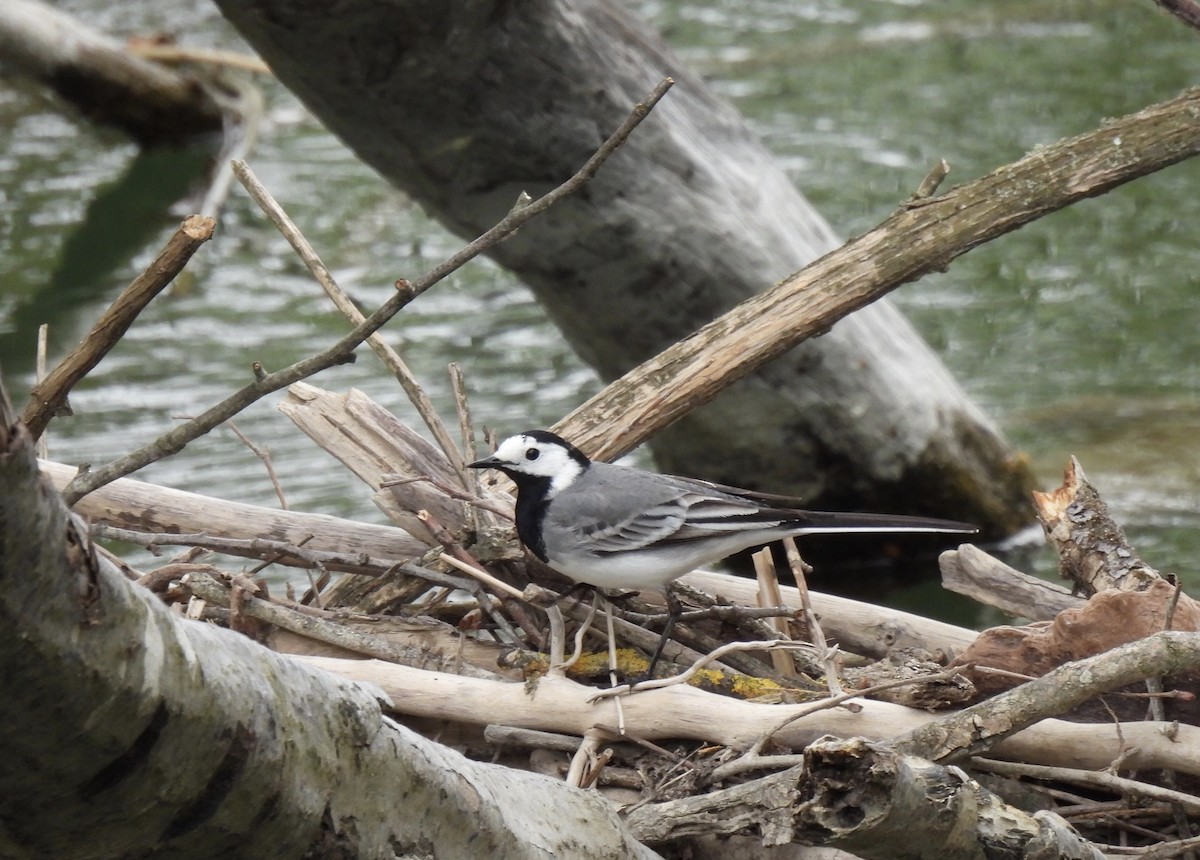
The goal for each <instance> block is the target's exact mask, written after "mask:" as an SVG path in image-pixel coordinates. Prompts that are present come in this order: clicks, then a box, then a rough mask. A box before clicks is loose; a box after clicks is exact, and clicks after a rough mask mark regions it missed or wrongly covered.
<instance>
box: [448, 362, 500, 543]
mask: <svg viewBox="0 0 1200 860" xmlns="http://www.w3.org/2000/svg"><path fill="white" fill-rule="evenodd" d="M448 370H449V372H450V387H451V388H452V389H453V390H454V406H455V411H456V412H457V413H458V430H459V433H460V434H461V436H462V450H463V453H462V454H459V457H460V458H461V457H462V456H464V455H465V456H466V457H467V458H468V460H462V459H458V460H455V461H453V462H454V468H455V469H457V470H458V472H459V474H460V476H461V477H462V481H463V484H464V486H466V488H467V489H468V490H470V491H471V492H472V493H474V494H475V495H476V496H482V495H483V489H482V487H480V484H479V471H478V470H477V469H468V468H467V462H474V461H475V460H476V459H478V455H477V453H476V450H475V428H474V425H473V424H472V422H471V406H470V404H469V403H468V402H467V383H466V380H465V379H464V377H463V371H462V367H461V366H460V365H459V364H458V362H456V361H452V362H450V366H449V368H448ZM455 453H458V452H455ZM446 455H447V456H450V454H449V452H447V454H446ZM467 516H468V517H469V518H470V521H471V526H472V527H473V528H474V529H475V532H476V534H478V533H479V531H480V527H481V525H482V523H481V521H480V516H479V506H478V505H468V506H467ZM488 525H495V521H494V520H492V519H491V518H490V517H489V518H488Z"/></svg>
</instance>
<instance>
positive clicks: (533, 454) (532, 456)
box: [525, 448, 542, 460]
mask: <svg viewBox="0 0 1200 860" xmlns="http://www.w3.org/2000/svg"><path fill="white" fill-rule="evenodd" d="M541 455H542V452H541V451H539V450H538V449H537V448H530V449H529V450H528V451H526V452H525V459H526V460H536V459H537V458H538V457H540V456H541Z"/></svg>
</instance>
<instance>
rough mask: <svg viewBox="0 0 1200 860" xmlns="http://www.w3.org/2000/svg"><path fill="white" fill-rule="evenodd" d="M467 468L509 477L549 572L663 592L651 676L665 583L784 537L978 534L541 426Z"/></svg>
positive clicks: (520, 525) (527, 535)
mask: <svg viewBox="0 0 1200 860" xmlns="http://www.w3.org/2000/svg"><path fill="white" fill-rule="evenodd" d="M468 465H469V468H472V469H497V470H499V471H501V472H503V473H504V474H506V475H508V477H510V478H512V480H513V482H514V483H515V484H516V485H517V502H516V524H517V537H518V538H519V539H520V541H521V543H522V544H524V546H525V547H526V548H527V549H528V550H529V551H530V552H531V553H533V555H534V556H536V557H537V558H538V559H540V560H541V561H542V562H544V563H545V564H547V565H548V566H549V567H550V568H552V569H553V570H556V571H558V572H559V573H561V574H563V575H564V576H566V577H567V578H568V579H571V580H573V581H574V582H576V583H581V584H586V585H591V586H593V587H596V588H602V589H626V590H628V589H632V590H638V591H642V590H655V591H659V592H661V593H663V594H664V596H666V598H667V601H668V611H669V614H668V618H667V623H666V629H665V630H664V633H663V638H662V639H661V640H660V641H659V646H658V648H657V650H656V654H655V656H654V657H653V658H652V659H651V670H650V671H653V666H654V664H655V663H656V662H657V659H658V656H659V655H660V654H661V652H662V648H663V646H664V645H665V644H666V639H667V636H668V635H669V633H670V631H671V628H672V627H673V626H674V619H675V618H676V617H677V616H678V614H679V611H682V607H680V606H679V604H678V601H677V600H674V599H673V596H672V594H671V591H670V589H669V587H668V586H669V584H670V583H671V582H672V581H673V580H675V579H677V578H678V577H680V576H682V575H683V574H685V573H688V572H690V571H692V570H695V569H696V568H698V567H702V566H704V565H707V564H712V563H714V562H717V561H720V560H722V559H724V558H727V557H728V556H730V555H733V554H734V553H736V552H739V551H741V550H744V549H749V548H750V547H754V546H760V545H762V544H767V543H770V542H772V541H775V540H778V539H780V538H784V537H789V536H800V535H809V534H832V533H840V534H847V533H848V534H854V533H858V534H863V533H941V534H973V533H975V532H977V531H978V529H977V528H976V527H975V526H973V525H970V524H969V523H962V522H955V521H953V520H942V519H932V518H927V517H914V516H902V515H889V514H859V513H841V512H837V513H834V512H825V511H808V510H801V509H799V508H791V507H784V506H782V505H781V504H780V502H781V501H783V500H785V497H782V496H772V495H768V494H764V493H756V492H753V491H750V490H743V489H739V488H737V487H728V486H724V485H722V484H714V483H711V482H709V481H702V480H698V479H695V478H683V477H677V476H674V475H665V474H660V473H657V472H649V471H645V470H643V469H637V468H634V467H631V466H622V465H619V464H614V463H604V462H600V461H593V460H591V459H590V458H588V456H587V455H586V454H584V453H583V452H582V451H580V450H579V449H578V448H577V447H575V446H574V445H572V444H571V443H570V442H568V441H566V440H565V439H563V438H562V437H561V436H558V435H556V434H554V433H551V432H549V431H547V430H526V431H525V432H523V433H517V434H516V435H513V436H510V437H508V438H507V439H505V440H504V441H503V442H501V443H500V444H499V445H498V446H497V447H496V450H495V451H494V452H493V453H492V455H491V456H489V457H485V458H483V459H481V460H476V461H475V462H473V463H470V464H468ZM677 609H678V610H679V611H677Z"/></svg>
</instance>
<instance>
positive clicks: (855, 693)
mask: <svg viewBox="0 0 1200 860" xmlns="http://www.w3.org/2000/svg"><path fill="white" fill-rule="evenodd" d="M970 668H971V666H970V665H963V666H955V667H954V668H953V669H947V670H946V671H944V672H935V673H934V674H932V675H922V676H920V677H919V678H893V679H892V680H891V681H884V682H882V683H880V684H875V685H874V686H871V687H864V688H863V689H861V690H851V691H850V692H846V693H840V694H839V695H837V696H831V697H830V698H828V699H821V700H820V701H817V702H812V703H811V704H808V705H805V706H804V707H802V708H800V709H799V710H797V711H793V712H792V713H790V714H788V715H787V716H785V717H784V718H783V719H781V720H780V721H779V722H777V723H776V724H775V725H773V726H771V727H770V728H768V729H767V730H766V731H765V732H763V733H762V735H761V736H759V738H758V740H756V741H755V742H754V744H753V746H751V747H750V749H748V750H747V751H746V753H747V755H751V754H753V755H757V754H759V753H761V752H762V748H763V747H764V746H765V745H766V743H767V741H769V740H770V739H771V738H772V737H774V736H775V735H776V734H778V733H779V732H780V731H781V730H782V729H784V728H785V727H787V726H788V725H790V724H791V723H794V722H795V721H796V720H799V719H802V718H804V717H807V716H809V715H810V714H815V713H817V712H818V711H824V710H828V709H829V708H836V707H837V706H838V705H841V704H844V703H845V702H848V701H850V700H851V699H860V698H865V697H867V696H874V695H875V694H876V693H882V692H884V691H885V690H891V689H894V688H895V687H906V686H908V685H909V684H921V683H938V682H940V681H948V680H950V679H951V678H954V677H956V676H958V675H961V674H963V673H964V672H966V671H968V670H969V669H970Z"/></svg>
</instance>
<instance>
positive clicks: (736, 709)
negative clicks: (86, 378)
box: [296, 657, 1200, 776]
mask: <svg viewBox="0 0 1200 860" xmlns="http://www.w3.org/2000/svg"><path fill="white" fill-rule="evenodd" d="M296 659H298V660H303V661H304V662H306V663H310V664H311V665H314V666H320V667H321V668H324V669H328V670H329V671H331V672H337V673H338V674H340V675H344V676H345V677H347V678H351V679H354V680H359V681H367V682H369V683H372V684H376V685H378V686H379V687H380V688H382V689H383V690H385V691H386V692H387V693H388V694H389V695H391V696H392V697H393V699H394V702H395V705H396V709H397V710H398V711H400V712H401V713H403V714H408V715H412V716H417V717H432V718H439V719H445V720H450V721H463V722H468V723H476V724H486V723H502V724H504V725H510V726H519V727H522V728H529V729H538V730H542V731H551V732H566V733H570V734H575V735H582V734H583V733H584V732H585V731H587V730H588V729H590V728H592V727H594V726H596V725H601V726H606V727H610V728H611V727H615V726H616V725H617V712H616V706H615V705H614V704H613V703H612V701H611V700H606V701H603V702H599V703H597V704H592V703H590V702H589V699H591V698H592V697H593V696H594V695H595V694H596V692H597V691H596V689H595V688H594V687H586V686H583V685H581V684H577V683H575V682H574V681H570V680H567V679H566V678H563V677H560V676H553V675H548V676H546V677H544V678H541V679H540V680H539V681H538V683H537V684H536V686H534V687H533V689H532V690H531V689H529V688H527V687H526V685H524V684H520V683H514V682H511V681H508V682H505V681H486V680H480V679H475V678H463V677H461V676H458V675H446V674H439V673H436V672H423V671H421V670H420V669H413V668H411V667H408V666H399V665H396V664H392V663H384V662H381V661H379V660H338V659H335V658H330V657H297V658H296ZM859 704H860V705H862V710H861V711H859V712H857V713H851V712H850V711H848V710H845V709H842V708H827V709H824V710H819V711H816V712H815V713H812V714H809V715H807V716H804V717H801V718H800V719H798V720H796V721H795V722H793V723H790V724H789V725H788V726H786V727H784V728H783V729H781V730H779V731H778V732H777V733H776V734H774V735H772V737H773V738H774V739H775V741H776V742H777V743H778V744H780V745H781V746H783V747H787V748H793V749H799V748H801V747H803V746H804V745H805V744H807V743H809V742H811V741H812V740H814V739H815V738H817V737H819V736H820V735H823V734H836V735H840V736H843V737H852V736H861V737H867V738H875V739H890V738H895V737H897V736H900V735H902V734H904V733H905V732H910V733H913V734H916V733H919V732H920V731H922V729H923V728H924V727H925V726H927V725H929V724H930V723H932V722H934V720H935V719H936V716H935V715H933V714H929V713H927V712H925V711H918V710H915V709H913V708H906V707H904V706H902V705H894V704H892V703H890V702H879V701H873V700H865V701H862V700H860V701H859ZM621 706H622V711H623V712H624V718H625V725H626V727H627V729H628V731H629V733H630V734H632V735H635V736H637V737H640V738H647V739H651V740H654V739H662V738H691V739H695V740H703V741H706V742H710V743H716V744H722V745H725V746H730V747H733V748H734V749H739V750H742V749H746V748H748V747H750V746H751V745H752V744H753V743H754V742H755V741H757V740H758V739H759V738H760V736H761V735H762V734H763V733H764V732H765V731H767V730H768V729H771V728H774V727H775V726H777V725H778V724H779V722H781V721H782V720H783V718H784V717H785V716H787V715H788V714H794V713H797V712H800V711H803V710H805V708H806V706H804V705H783V704H762V703H758V702H747V701H742V700H739V699H733V698H729V697H727V696H718V695H716V694H714V693H708V692H704V691H702V690H697V689H695V688H694V687H688V686H674V687H667V688H664V689H657V690H646V691H645V692H639V693H635V694H633V695H631V696H627V697H624V698H622V700H621ZM1167 729H1169V730H1170V732H1169V733H1174V734H1171V736H1168V735H1167V734H1164V730H1167ZM1176 731H1177V733H1175V732H1176ZM992 753H993V754H994V755H996V756H1000V757H1003V758H1009V759H1015V760H1019V761H1028V762H1036V763H1041V764H1054V765H1062V766H1068V767H1090V768H1104V767H1107V766H1108V765H1109V764H1111V763H1112V761H1113V760H1114V759H1116V758H1117V757H1118V756H1128V757H1127V758H1124V759H1122V761H1123V765H1124V767H1127V768H1131V769H1143V768H1159V767H1166V768H1173V769H1175V770H1177V771H1179V772H1181V773H1189V774H1194V775H1196V776H1200V728H1197V727H1195V726H1187V725H1181V726H1178V728H1177V730H1176V728H1174V727H1170V726H1168V724H1165V723H1156V722H1150V721H1147V722H1138V723H1122V724H1121V725H1120V726H1119V727H1114V726H1113V725H1111V724H1100V725H1097V724H1082V723H1070V722H1067V721H1065V720H1058V719H1046V720H1042V721H1041V722H1039V723H1037V724H1036V725H1033V726H1030V727H1028V728H1026V729H1023V730H1022V731H1019V732H1017V733H1015V734H1013V735H1011V736H1009V737H1006V738H1005V739H1003V740H998V741H996V743H995V746H994V748H993V749H992Z"/></svg>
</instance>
